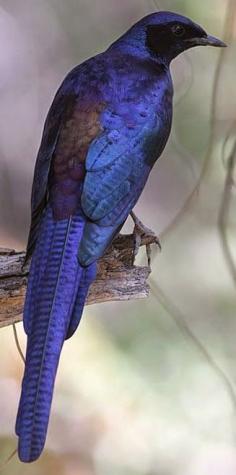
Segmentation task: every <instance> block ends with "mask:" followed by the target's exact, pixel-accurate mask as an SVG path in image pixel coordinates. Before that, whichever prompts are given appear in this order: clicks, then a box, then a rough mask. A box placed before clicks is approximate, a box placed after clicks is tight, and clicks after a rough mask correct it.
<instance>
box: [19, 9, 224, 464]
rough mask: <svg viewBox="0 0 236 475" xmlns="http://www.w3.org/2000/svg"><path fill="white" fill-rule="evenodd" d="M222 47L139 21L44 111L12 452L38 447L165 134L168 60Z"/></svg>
mask: <svg viewBox="0 0 236 475" xmlns="http://www.w3.org/2000/svg"><path fill="white" fill-rule="evenodd" d="M200 44H212V45H215V46H223V44H222V43H220V42H219V40H216V39H215V38H213V37H209V36H207V34H206V33H205V31H204V30H203V29H202V28H201V27H199V26H198V25H196V24H195V23H193V22H191V20H189V19H187V18H185V17H182V16H180V15H177V14H173V13H170V12H159V13H155V14H152V15H149V16H148V17H146V18H144V19H142V20H141V21H140V22H138V23H137V24H136V25H134V26H133V27H132V28H131V29H130V30H129V31H128V32H127V33H126V34H125V35H123V36H122V37H121V38H120V39H119V40H117V41H116V42H115V43H114V44H113V45H111V46H110V48H109V49H108V50H107V51H105V52H104V53H103V54H100V55H98V56H95V57H94V58H92V59H89V60H88V61H86V62H85V63H83V64H81V65H80V66H78V67H76V68H75V69H74V70H73V71H71V72H70V73H69V74H68V76H67V77H66V79H65V80H64V82H63V84H62V86H61V87H60V89H59V90H58V92H57V94H56V97H55V99H54V101H53V104H52V106H51V108H50V111H49V114H48V117H47V120H46V123H45V128H44V132H43V138H42V143H41V146H40V150H39V153H38V157H37V161H36V166H35V174H34V182H33V188H32V221H31V229H30V234H29V240H28V248H27V258H28V257H29V256H30V255H31V254H33V257H32V262H31V267H30V274H29V280H28V287H27V295H26V301H25V307H24V329H25V332H26V334H27V337H28V342H27V352H26V365H25V373H24V378H23V382H22V392H21V399H20V404H19V409H18V416H17V422H16V433H17V435H18V436H19V448H18V453H19V457H20V459H21V460H22V461H24V462H31V461H33V460H35V459H37V458H38V457H39V455H40V453H41V451H42V449H43V447H44V443H45V439H46V433H47V426H48V420H49V414H50V407H51V401H52V394H53V387H54V381H55V376H56V371H57V366H58V362H59V357H60V352H61V349H62V346H63V342H64V340H65V339H66V338H69V337H70V336H71V335H72V334H73V333H74V331H75V330H76V328H77V326H78V324H79V322H80V319H81V315H82V311H83V306H84V303H85V300H86V296H87V293H88V290H89V287H90V285H91V283H92V281H93V280H94V278H95V274H96V261H97V260H98V259H99V258H100V257H101V256H102V255H103V253H104V252H105V250H106V249H107V247H108V245H109V244H110V243H111V241H112V239H113V237H114V236H115V235H116V233H117V232H118V231H119V230H120V228H121V226H122V224H123V223H124V221H125V220H126V218H127V216H128V215H129V213H130V211H131V210H132V208H133V207H134V205H135V203H136V202H137V200H138V198H139V196H140V194H141V193H142V190H143V188H144V186H145V183H146V181H147V179H148V176H149V173H150V171H151V169H152V167H153V165H154V163H155V161H156V160H157V158H158V157H159V156H160V155H161V153H162V151H163V149H164V147H165V145H166V142H167V140H168V137H169V134H170V129H171V121H172V95H173V88H172V81H171V76H170V72H169V64H170V61H171V60H172V59H173V58H175V57H176V56H177V55H178V54H179V53H180V52H182V51H184V50H186V49H188V48H190V47H192V46H196V45H200Z"/></svg>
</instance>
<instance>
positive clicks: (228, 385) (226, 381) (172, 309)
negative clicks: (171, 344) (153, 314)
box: [151, 279, 236, 411]
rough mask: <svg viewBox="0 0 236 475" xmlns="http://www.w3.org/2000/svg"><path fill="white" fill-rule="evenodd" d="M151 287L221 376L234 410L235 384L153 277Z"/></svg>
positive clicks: (235, 402)
mask: <svg viewBox="0 0 236 475" xmlns="http://www.w3.org/2000/svg"><path fill="white" fill-rule="evenodd" d="M151 289H152V292H153V294H154V295H155V297H156V298H157V299H158V301H159V302H160V303H161V305H162V306H163V308H165V310H166V311H167V312H168V314H169V315H170V316H171V318H172V319H173V320H174V321H175V323H176V325H177V327H178V328H179V330H180V331H181V333H182V334H183V335H184V336H185V337H187V338H188V339H189V340H191V341H192V342H193V343H194V345H195V347H196V348H197V349H198V351H199V353H201V355H202V356H203V358H204V359H205V360H206V361H207V362H208V364H209V365H210V367H211V369H212V370H213V371H214V372H215V373H216V375H217V376H218V377H219V378H220V380H221V382H222V383H223V384H224V386H225V389H226V391H227V393H228V395H229V398H230V400H231V403H232V406H233V408H234V411H235V410H236V393H235V389H234V386H233V384H232V383H231V381H230V380H229V378H228V376H227V375H226V374H225V373H224V371H223V370H222V368H221V367H220V366H219V365H218V364H217V363H216V361H215V360H214V359H213V358H212V356H211V355H210V354H209V353H208V351H207V350H206V348H205V347H204V345H203V344H202V343H201V341H200V340H199V339H198V338H197V337H196V336H195V335H194V334H193V332H192V331H191V329H190V328H189V326H188V325H187V324H186V321H185V319H186V317H185V316H184V315H183V314H182V312H181V311H180V310H179V308H178V307H177V306H176V305H175V304H174V303H173V302H172V301H171V300H170V299H169V298H168V297H167V296H166V295H165V294H164V292H163V290H162V289H161V288H160V287H159V286H158V285H157V284H156V283H155V282H154V281H153V279H151Z"/></svg>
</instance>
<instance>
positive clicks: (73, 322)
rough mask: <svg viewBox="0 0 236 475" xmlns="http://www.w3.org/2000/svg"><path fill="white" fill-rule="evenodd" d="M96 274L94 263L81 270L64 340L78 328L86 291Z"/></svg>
mask: <svg viewBox="0 0 236 475" xmlns="http://www.w3.org/2000/svg"><path fill="white" fill-rule="evenodd" d="M96 272H97V265H96V262H94V263H93V264H90V265H89V266H88V267H86V268H85V269H83V272H82V277H81V279H80V283H79V291H78V293H77V297H76V301H75V305H74V309H73V313H72V316H71V319H70V324H69V328H68V331H67V335H66V339H68V338H70V337H71V336H72V335H73V334H74V332H75V331H76V329H77V327H78V326H79V323H80V320H81V316H82V313H83V308H84V304H85V300H86V297H87V294H88V290H89V287H90V285H91V284H92V282H93V281H94V279H95V277H96Z"/></svg>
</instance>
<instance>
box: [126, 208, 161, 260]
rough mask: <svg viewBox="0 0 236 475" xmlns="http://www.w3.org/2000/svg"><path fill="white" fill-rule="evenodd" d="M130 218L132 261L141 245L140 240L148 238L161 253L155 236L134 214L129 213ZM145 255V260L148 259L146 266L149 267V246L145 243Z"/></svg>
mask: <svg viewBox="0 0 236 475" xmlns="http://www.w3.org/2000/svg"><path fill="white" fill-rule="evenodd" d="M130 216H131V218H132V220H133V222H134V232H133V235H134V260H135V257H136V255H137V254H138V250H139V247H140V245H141V241H142V238H144V237H145V238H147V239H148V238H150V241H151V242H152V243H155V244H157V245H158V247H159V249H160V251H161V243H160V241H159V239H158V237H157V236H156V235H155V233H154V232H153V231H152V230H151V229H149V228H148V227H147V226H145V225H144V224H143V223H142V221H140V219H139V218H138V217H137V216H136V214H135V213H134V212H133V211H131V213H130ZM146 253H147V259H148V265H149V266H150V264H151V244H150V243H147V244H146Z"/></svg>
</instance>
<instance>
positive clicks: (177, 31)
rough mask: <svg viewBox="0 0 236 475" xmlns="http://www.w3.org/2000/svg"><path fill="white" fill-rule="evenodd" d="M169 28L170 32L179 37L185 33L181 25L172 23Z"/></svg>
mask: <svg viewBox="0 0 236 475" xmlns="http://www.w3.org/2000/svg"><path fill="white" fill-rule="evenodd" d="M171 30H172V33H174V35H175V36H178V37H179V38H180V37H181V36H184V34H185V28H184V27H183V26H182V25H174V26H172V28H171Z"/></svg>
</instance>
